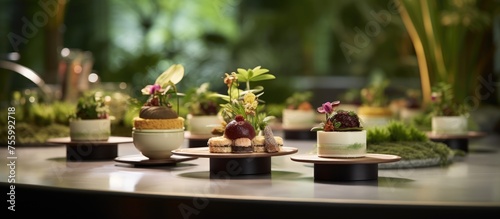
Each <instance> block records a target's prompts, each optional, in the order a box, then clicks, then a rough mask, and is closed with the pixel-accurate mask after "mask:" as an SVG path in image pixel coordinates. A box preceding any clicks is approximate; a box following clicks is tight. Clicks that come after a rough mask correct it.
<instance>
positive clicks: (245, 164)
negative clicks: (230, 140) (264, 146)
mask: <svg viewBox="0 0 500 219" xmlns="http://www.w3.org/2000/svg"><path fill="white" fill-rule="evenodd" d="M297 151H298V149H297V148H292V147H281V149H280V151H279V152H275V153H265V152H262V153H256V152H253V153H211V152H210V151H209V148H208V147H200V148H180V149H176V150H173V151H172V154H176V155H181V156H192V157H203V158H210V174H211V175H214V176H221V175H225V176H230V177H236V176H248V175H261V174H270V173H271V157H273V156H282V155H288V154H293V153H296V152H297Z"/></svg>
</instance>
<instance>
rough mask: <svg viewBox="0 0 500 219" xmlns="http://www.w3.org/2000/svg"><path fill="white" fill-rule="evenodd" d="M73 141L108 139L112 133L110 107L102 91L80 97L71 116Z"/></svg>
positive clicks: (71, 136) (70, 125) (70, 124)
mask: <svg viewBox="0 0 500 219" xmlns="http://www.w3.org/2000/svg"><path fill="white" fill-rule="evenodd" d="M69 128H70V138H71V140H72V141H92V140H95V141H106V140H108V139H109V136H110V135H111V121H110V119H109V107H108V105H107V104H106V102H105V99H104V97H103V96H102V93H100V92H95V93H92V94H86V95H84V96H82V97H80V98H79V100H78V103H77V105H76V112H75V113H74V114H73V115H71V116H70V118H69Z"/></svg>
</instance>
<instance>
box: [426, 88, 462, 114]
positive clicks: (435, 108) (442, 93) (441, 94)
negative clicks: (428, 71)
mask: <svg viewBox="0 0 500 219" xmlns="http://www.w3.org/2000/svg"><path fill="white" fill-rule="evenodd" d="M431 97H432V98H431V100H432V112H433V115H434V116H461V115H465V114H466V113H467V112H468V109H467V107H466V105H465V104H463V103H459V102H458V101H457V100H456V99H455V96H454V92H453V87H452V85H450V84H448V83H445V82H441V83H439V84H437V85H436V86H435V87H434V88H433V92H432V94H431Z"/></svg>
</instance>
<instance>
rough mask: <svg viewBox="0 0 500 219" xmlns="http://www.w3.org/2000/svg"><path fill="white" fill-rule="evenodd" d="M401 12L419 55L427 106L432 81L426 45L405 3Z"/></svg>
mask: <svg viewBox="0 0 500 219" xmlns="http://www.w3.org/2000/svg"><path fill="white" fill-rule="evenodd" d="M399 9H400V12H401V19H402V20H403V23H404V24H405V26H406V29H407V30H408V34H409V35H410V38H411V40H412V42H413V47H414V48H415V54H416V56H417V61H418V68H419V72H420V84H421V89H422V106H423V107H424V108H425V107H426V106H428V105H429V104H430V102H431V83H430V79H429V69H428V65H427V60H426V57H425V50H424V45H423V44H422V40H421V39H420V37H419V35H418V32H417V29H416V28H415V26H414V24H413V22H412V20H411V18H410V15H409V14H408V11H407V10H406V7H405V6H404V5H401V7H399Z"/></svg>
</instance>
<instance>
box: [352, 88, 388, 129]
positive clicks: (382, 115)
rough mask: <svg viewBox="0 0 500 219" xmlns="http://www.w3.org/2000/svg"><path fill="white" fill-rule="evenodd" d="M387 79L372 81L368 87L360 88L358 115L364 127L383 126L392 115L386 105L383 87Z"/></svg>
mask: <svg viewBox="0 0 500 219" xmlns="http://www.w3.org/2000/svg"><path fill="white" fill-rule="evenodd" d="M388 85H389V81H388V80H380V81H373V82H372V83H371V84H370V85H369V86H368V87H365V88H363V89H362V90H361V102H362V105H361V106H360V107H359V108H358V112H357V113H358V115H359V117H360V119H361V120H362V121H363V126H364V127H366V128H371V127H377V126H384V125H387V124H388V123H389V121H390V120H391V119H392V117H393V112H392V110H391V108H390V107H389V105H388V99H387V96H386V94H385V89H386V88H387V86H388Z"/></svg>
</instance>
